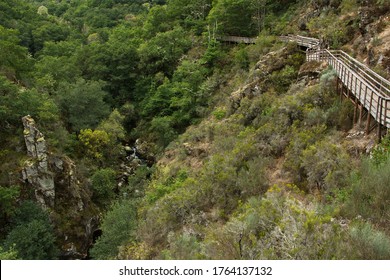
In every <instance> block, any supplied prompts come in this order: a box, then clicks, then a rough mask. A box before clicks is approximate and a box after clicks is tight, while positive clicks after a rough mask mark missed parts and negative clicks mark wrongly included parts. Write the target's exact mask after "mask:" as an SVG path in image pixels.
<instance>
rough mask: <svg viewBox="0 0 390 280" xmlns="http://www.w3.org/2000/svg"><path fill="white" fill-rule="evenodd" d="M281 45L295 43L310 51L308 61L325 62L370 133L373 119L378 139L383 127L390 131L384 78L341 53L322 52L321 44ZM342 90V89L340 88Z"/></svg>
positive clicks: (300, 40) (389, 87)
mask: <svg viewBox="0 0 390 280" xmlns="http://www.w3.org/2000/svg"><path fill="white" fill-rule="evenodd" d="M281 40H282V41H294V42H296V43H297V44H298V45H300V46H304V47H307V51H306V59H307V61H326V62H327V63H328V64H329V65H331V66H332V68H333V69H334V70H335V71H336V74H337V77H338V83H339V81H340V82H341V84H342V88H343V89H344V91H345V92H346V93H344V94H345V95H347V96H348V97H349V98H351V99H352V101H353V102H354V103H355V106H356V107H355V108H356V110H355V112H357V109H359V110H360V117H359V121H361V119H362V116H363V114H364V112H363V109H365V110H366V114H367V133H368V132H369V131H370V130H371V127H370V121H371V118H373V119H375V121H376V122H377V124H378V136H379V137H381V126H384V127H386V128H390V82H389V81H388V80H386V79H385V78H383V77H381V76H380V75H378V74H377V73H375V72H374V71H372V70H371V69H370V68H369V67H367V66H366V65H364V64H363V63H361V62H359V61H357V60H356V59H354V58H352V57H351V56H349V55H348V54H346V53H345V52H343V51H340V50H328V49H321V47H320V41H319V40H318V39H314V38H308V37H302V36H293V35H288V36H282V37H281ZM338 88H339V86H338Z"/></svg>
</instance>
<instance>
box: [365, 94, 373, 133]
mask: <svg viewBox="0 0 390 280" xmlns="http://www.w3.org/2000/svg"><path fill="white" fill-rule="evenodd" d="M366 89H367V88H366ZM372 96H373V94H372V92H371V98H370V107H369V109H368V112H367V124H366V135H368V134H370V124H371V105H372Z"/></svg>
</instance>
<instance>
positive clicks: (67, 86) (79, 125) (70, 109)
mask: <svg viewBox="0 0 390 280" xmlns="http://www.w3.org/2000/svg"><path fill="white" fill-rule="evenodd" d="M106 95H107V93H106V92H105V91H103V90H102V84H101V83H100V82H96V81H85V80H83V79H78V80H77V81H76V82H75V83H61V85H60V87H59V89H58V90H57V92H56V100H57V102H58V105H59V107H60V109H61V113H62V116H63V118H64V120H65V121H66V123H67V126H68V128H69V129H70V130H71V131H79V130H81V129H86V128H95V127H96V126H97V125H98V124H99V122H100V121H101V120H102V119H103V118H104V117H107V115H108V113H109V107H108V105H107V103H105V101H104V97H105V96H106Z"/></svg>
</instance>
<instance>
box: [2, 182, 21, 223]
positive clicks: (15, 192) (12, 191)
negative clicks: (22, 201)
mask: <svg viewBox="0 0 390 280" xmlns="http://www.w3.org/2000/svg"><path fill="white" fill-rule="evenodd" d="M19 194H20V187H19V186H11V187H8V188H5V187H2V186H0V205H1V206H0V215H1V216H3V215H6V216H10V215H11V214H13V213H14V211H15V208H16V205H15V202H16V198H17V197H18V196H19Z"/></svg>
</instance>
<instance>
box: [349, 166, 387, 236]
mask: <svg viewBox="0 0 390 280" xmlns="http://www.w3.org/2000/svg"><path fill="white" fill-rule="evenodd" d="M389 168H390V159H387V160H386V161H385V162H384V163H382V164H381V165H379V166H376V165H375V163H372V162H369V161H367V160H366V161H363V164H362V167H361V169H360V174H359V175H360V176H359V177H360V178H358V179H357V180H355V182H354V183H353V184H352V190H351V195H350V197H349V199H348V201H347V202H346V205H345V207H344V211H345V212H346V214H348V215H349V216H350V217H356V216H357V215H361V216H362V217H363V218H366V219H370V220H371V221H372V223H374V224H378V225H381V226H383V227H384V228H385V229H388V221H389V216H390V209H389V207H388V202H389V201H390V188H389V186H390V173H389V172H388V171H389Z"/></svg>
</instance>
